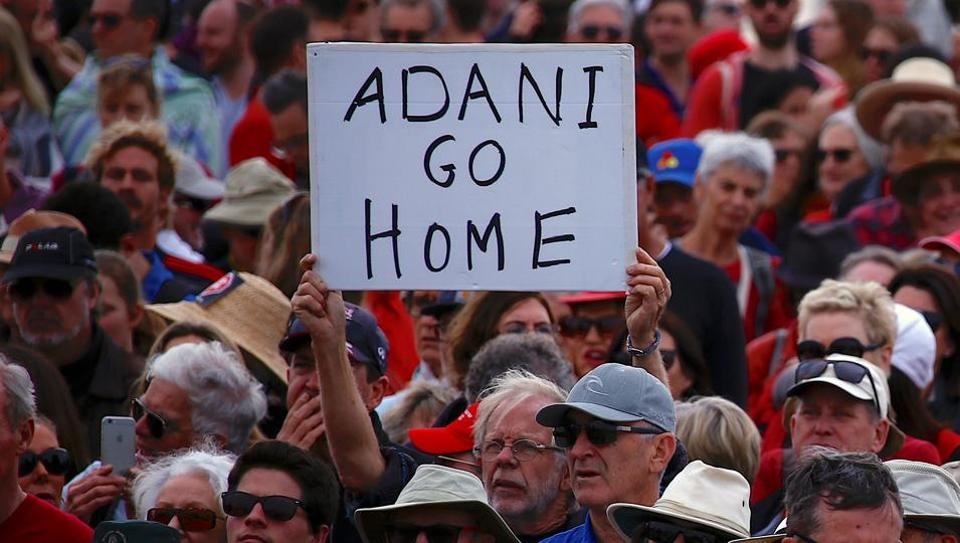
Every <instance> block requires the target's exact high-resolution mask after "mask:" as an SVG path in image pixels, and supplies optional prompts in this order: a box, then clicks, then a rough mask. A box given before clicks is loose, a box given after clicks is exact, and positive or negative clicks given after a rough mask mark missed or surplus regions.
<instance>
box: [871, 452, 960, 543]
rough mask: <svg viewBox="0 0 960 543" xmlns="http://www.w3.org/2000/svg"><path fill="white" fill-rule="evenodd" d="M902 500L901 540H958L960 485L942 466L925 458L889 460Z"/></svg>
mask: <svg viewBox="0 0 960 543" xmlns="http://www.w3.org/2000/svg"><path fill="white" fill-rule="evenodd" d="M886 466H887V468H888V469H889V470H890V471H891V472H892V473H893V478H894V480H895V481H896V482H897V488H898V489H899V490H900V502H901V503H902V504H903V533H901V534H900V541H902V542H903V543H930V542H937V543H956V542H957V541H960V485H958V484H957V482H956V481H955V480H954V479H953V477H951V476H950V474H949V473H947V472H946V471H945V470H943V469H941V468H939V467H937V466H934V465H931V464H927V463H926V462H910V461H907V460H890V461H889V462H886Z"/></svg>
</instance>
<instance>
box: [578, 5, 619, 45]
mask: <svg viewBox="0 0 960 543" xmlns="http://www.w3.org/2000/svg"><path fill="white" fill-rule="evenodd" d="M631 19H632V17H631V13H630V10H629V8H628V6H627V4H626V3H625V2H620V1H619V0H577V1H576V2H574V3H573V4H571V5H570V14H569V20H568V21H567V42H569V43H627V42H628V41H629V37H630V23H631Z"/></svg>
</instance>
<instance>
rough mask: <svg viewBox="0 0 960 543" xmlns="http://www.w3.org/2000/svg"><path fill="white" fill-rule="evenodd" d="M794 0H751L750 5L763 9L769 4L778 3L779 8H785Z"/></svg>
mask: <svg viewBox="0 0 960 543" xmlns="http://www.w3.org/2000/svg"><path fill="white" fill-rule="evenodd" d="M792 1H793V0H750V5H751V6H753V7H755V8H757V9H763V8H765V7H767V4H776V5H777V7H778V8H785V7H787V6H789V5H790V2H792Z"/></svg>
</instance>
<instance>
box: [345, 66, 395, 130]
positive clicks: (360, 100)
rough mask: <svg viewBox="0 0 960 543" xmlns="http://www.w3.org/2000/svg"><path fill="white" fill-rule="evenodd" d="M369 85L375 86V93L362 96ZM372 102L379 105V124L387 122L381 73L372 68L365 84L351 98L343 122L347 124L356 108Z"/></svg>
mask: <svg viewBox="0 0 960 543" xmlns="http://www.w3.org/2000/svg"><path fill="white" fill-rule="evenodd" d="M371 83H376V84H377V91H376V92H375V93H373V94H370V95H367V96H364V95H363V93H365V92H367V89H369V88H370V84H371ZM374 100H376V101H377V102H378V103H379V104H380V124H384V123H386V122H387V109H386V106H385V105H384V104H383V73H382V72H381V71H380V68H374V69H373V71H372V72H370V76H369V77H367V80H366V82H364V84H363V86H362V87H360V90H358V91H357V95H356V96H354V97H353V102H351V103H350V108H349V109H347V116H346V117H344V118H343V120H344V122H348V121H350V119H352V118H353V112H354V111H356V110H357V108H358V107H361V106H365V105H367V104H369V103H370V102H373V101H374Z"/></svg>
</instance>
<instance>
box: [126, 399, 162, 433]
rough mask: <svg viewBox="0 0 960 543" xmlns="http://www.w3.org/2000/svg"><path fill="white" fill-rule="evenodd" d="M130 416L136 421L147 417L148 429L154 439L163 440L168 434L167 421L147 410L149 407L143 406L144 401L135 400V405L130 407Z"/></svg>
mask: <svg viewBox="0 0 960 543" xmlns="http://www.w3.org/2000/svg"><path fill="white" fill-rule="evenodd" d="M130 416H131V417H133V420H135V421H139V420H140V419H141V418H143V417H147V429H148V430H150V435H151V436H152V437H153V438H154V439H163V435H164V434H165V433H167V421H166V420H164V418H163V417H161V416H160V415H158V414H156V413H154V412H153V411H151V410H149V409H147V406H145V405H143V401H142V400H141V399H140V398H136V399H134V400H133V405H131V406H130Z"/></svg>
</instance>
